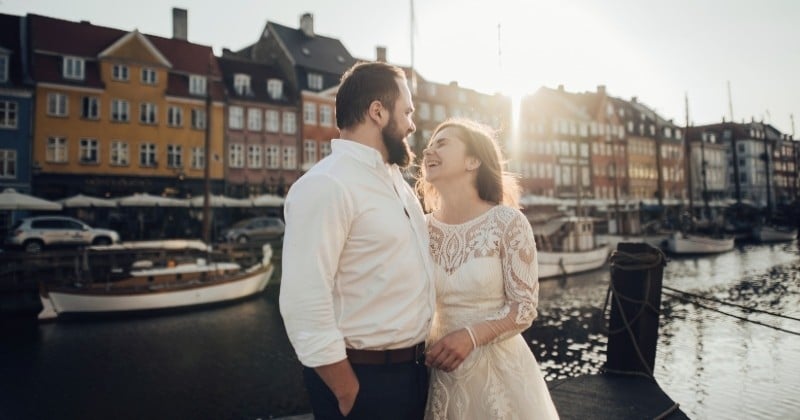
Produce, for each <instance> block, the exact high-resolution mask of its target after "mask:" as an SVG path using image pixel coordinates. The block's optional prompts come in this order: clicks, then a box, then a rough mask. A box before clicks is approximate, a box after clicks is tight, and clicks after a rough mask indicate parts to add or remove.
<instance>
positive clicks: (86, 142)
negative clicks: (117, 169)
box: [78, 139, 100, 163]
mask: <svg viewBox="0 0 800 420" xmlns="http://www.w3.org/2000/svg"><path fill="white" fill-rule="evenodd" d="M78 153H79V156H78V159H79V161H80V163H100V145H99V144H98V143H97V140H96V139H81V141H80V148H79V149H78Z"/></svg>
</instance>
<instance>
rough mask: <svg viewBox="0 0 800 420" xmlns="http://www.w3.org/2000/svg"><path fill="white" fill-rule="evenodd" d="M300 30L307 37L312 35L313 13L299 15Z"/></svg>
mask: <svg viewBox="0 0 800 420" xmlns="http://www.w3.org/2000/svg"><path fill="white" fill-rule="evenodd" d="M300 30H301V31H303V33H304V34H305V35H306V36H307V37H309V38H313V37H314V15H312V14H311V13H303V15H302V16H300Z"/></svg>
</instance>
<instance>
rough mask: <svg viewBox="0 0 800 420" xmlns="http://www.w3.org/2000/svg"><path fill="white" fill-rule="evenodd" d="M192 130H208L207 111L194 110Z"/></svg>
mask: <svg viewBox="0 0 800 420" xmlns="http://www.w3.org/2000/svg"><path fill="white" fill-rule="evenodd" d="M192 128H195V129H198V130H203V129H205V128H206V111H205V110H202V109H196V108H195V109H192Z"/></svg>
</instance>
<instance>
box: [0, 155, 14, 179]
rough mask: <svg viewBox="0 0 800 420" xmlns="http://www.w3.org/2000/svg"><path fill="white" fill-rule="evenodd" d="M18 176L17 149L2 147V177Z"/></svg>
mask: <svg viewBox="0 0 800 420" xmlns="http://www.w3.org/2000/svg"><path fill="white" fill-rule="evenodd" d="M16 177H17V151H16V150H11V149H0V178H16Z"/></svg>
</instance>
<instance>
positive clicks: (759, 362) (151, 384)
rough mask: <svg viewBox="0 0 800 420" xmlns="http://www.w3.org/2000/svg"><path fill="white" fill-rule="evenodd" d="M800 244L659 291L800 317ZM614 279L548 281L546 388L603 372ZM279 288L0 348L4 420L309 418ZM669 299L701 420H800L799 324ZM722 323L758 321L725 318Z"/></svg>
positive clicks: (678, 375) (70, 327) (679, 267)
mask: <svg viewBox="0 0 800 420" xmlns="http://www.w3.org/2000/svg"><path fill="white" fill-rule="evenodd" d="M799 272H800V252H799V251H798V245H797V242H794V243H790V244H783V245H747V246H743V247H739V248H737V249H736V250H735V251H733V252H729V253H726V254H723V255H719V256H713V257H704V258H686V259H673V260H671V261H670V262H669V263H668V264H667V267H666V268H665V273H664V285H665V286H668V287H671V288H674V289H678V290H682V291H687V292H691V293H693V294H696V295H701V296H705V297H711V298H714V299H716V300H720V301H724V302H730V303H735V304H737V305H741V306H744V307H750V308H758V309H759V310H766V311H769V312H773V313H779V314H783V315H786V316H790V317H794V318H800V274H798V273H799ZM608 280H609V274H608V269H607V268H604V269H603V270H600V271H596V272H593V273H588V274H583V275H579V276H574V277H570V278H568V279H566V280H544V281H542V283H541V294H540V316H539V319H538V320H537V321H536V322H535V324H534V327H533V328H531V329H530V330H528V331H527V332H526V333H525V334H524V336H525V338H526V339H527V340H528V342H529V343H530V345H531V348H532V350H533V352H534V354H535V355H536V357H537V359H538V360H539V362H540V364H541V366H542V368H543V370H544V372H545V375H546V377H547V379H550V380H552V379H557V378H563V377H570V376H577V375H582V374H591V373H598V372H600V370H601V368H602V365H603V362H604V361H605V349H606V342H607V340H606V334H605V321H604V313H603V309H602V306H603V303H604V301H605V294H606V289H607V286H608ZM277 291H278V288H277V286H276V285H271V286H269V287H268V289H267V291H266V292H265V293H263V294H262V295H260V296H258V297H255V298H252V299H249V300H246V301H242V302H237V303H235V304H231V305H222V306H217V307H213V308H207V309H202V310H193V311H182V312H174V313H167V314H160V315H158V316H137V317H135V318H131V317H113V318H108V319H102V320H97V319H95V320H73V321H69V322H64V321H59V322H51V323H46V324H42V325H41V326H40V327H39V329H38V330H36V331H34V332H33V333H31V334H28V335H19V334H16V335H14V336H10V335H8V334H7V333H6V332H3V336H2V337H0V419H3V420H5V419H36V418H47V419H56V418H58V419H61V418H80V419H100V418H102V419H108V418H114V419H127V418H130V419H142V418H152V419H156V418H159V419H160V418H166V419H178V418H195V419H201V418H210V419H256V418H261V419H267V418H270V417H281V416H288V415H293V414H300V413H307V412H309V411H310V409H309V405H308V400H307V397H306V395H305V390H304V388H303V384H302V380H301V374H300V366H299V365H298V363H297V360H296V358H295V356H294V353H293V351H292V349H291V347H290V345H289V343H288V340H287V338H286V335H285V332H284V330H283V325H282V322H281V319H280V315H279V312H278V306H277V301H278V300H277ZM699 302H700V303H701V304H702V305H703V306H705V308H704V307H701V306H699V305H697V304H695V303H693V302H691V301H686V300H682V299H679V298H677V297H674V296H668V295H667V294H665V295H664V297H663V299H662V318H661V326H660V336H659V343H658V352H657V359H656V364H657V365H656V369H655V376H656V378H657V380H658V382H659V384H660V385H661V386H662V388H664V390H665V391H666V392H667V394H669V395H670V396H671V397H672V398H673V399H674V400H675V401H677V402H678V403H680V406H681V409H682V410H683V411H684V412H685V413H686V414H687V415H688V416H689V417H691V418H693V419H734V418H736V419H800V336H799V335H796V334H791V333H788V332H783V331H779V330H777V329H774V328H770V327H767V326H763V325H757V324H755V323H753V322H750V321H757V322H760V323H763V324H767V325H770V326H772V327H777V328H782V329H784V330H789V331H794V332H797V333H800V322H798V321H794V320H790V319H785V318H780V317H776V316H773V315H768V314H763V313H754V312H747V311H745V310H744V309H742V308H738V307H733V306H728V305H721V304H719V303H714V302H711V301H699ZM720 312H726V313H729V314H732V315H736V316H739V317H740V318H745V319H747V320H750V321H745V320H742V319H737V318H733V317H731V316H728V315H723V314H721V313H720Z"/></svg>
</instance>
